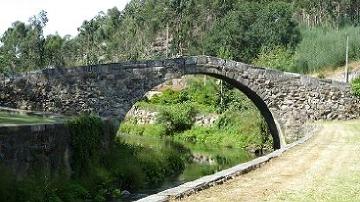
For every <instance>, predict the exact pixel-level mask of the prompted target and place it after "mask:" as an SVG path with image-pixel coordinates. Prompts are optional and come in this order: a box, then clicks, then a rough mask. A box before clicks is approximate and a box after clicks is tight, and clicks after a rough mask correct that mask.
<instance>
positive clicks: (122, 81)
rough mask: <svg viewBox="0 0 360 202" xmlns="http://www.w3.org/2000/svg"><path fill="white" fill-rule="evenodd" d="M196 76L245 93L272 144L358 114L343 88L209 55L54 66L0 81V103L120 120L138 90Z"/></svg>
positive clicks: (357, 106)
mask: <svg viewBox="0 0 360 202" xmlns="http://www.w3.org/2000/svg"><path fill="white" fill-rule="evenodd" d="M189 74H204V75H209V76H212V77H215V78H218V79H222V80H224V81H226V82H228V83H230V84H231V85H233V86H234V87H236V88H238V89H239V90H240V91H242V92H243V93H245V94H246V95H247V96H248V97H249V98H250V99H251V100H252V101H253V102H254V104H255V105H256V106H257V108H258V109H259V110H260V112H261V114H262V115H263V116H264V118H265V120H266V122H267V124H268V126H269V129H270V131H271V134H272V136H273V139H274V147H275V148H280V147H282V146H284V145H286V144H288V143H291V142H294V141H296V140H298V139H300V138H301V137H303V136H304V132H303V130H304V125H305V123H307V122H312V121H316V120H334V119H338V120H347V119H355V118H359V117H360V102H359V99H357V98H355V97H354V96H353V95H352V94H351V90H350V86H349V85H348V84H345V83H341V82H335V81H332V80H319V79H316V78H312V77H309V76H306V75H300V74H293V73H286V72H280V71H277V70H272V69H266V68H259V67H255V66H251V65H247V64H244V63H240V62H235V61H228V60H222V59H219V58H214V57H209V56H193V57H186V58H177V59H168V60H152V61H137V62H123V63H117V64H103V65H94V66H83V67H74V68H55V69H45V70H42V71H37V72H31V73H26V74H21V75H18V76H15V77H13V78H6V79H5V80H4V81H3V82H0V106H4V107H11V108H19V109H27V110H37V111H45V112H55V113H62V114H69V115H75V114H79V113H80V112H84V111H85V112H93V113H96V114H98V115H100V116H102V117H111V118H113V119H115V120H118V123H120V122H121V121H122V120H123V119H124V117H125V115H126V113H127V112H128V111H129V110H130V109H131V107H132V106H133V104H134V103H135V102H136V101H138V100H140V99H141V98H142V97H143V96H144V95H145V93H146V92H148V91H150V90H151V89H153V88H154V87H155V86H158V85H160V84H162V83H164V82H165V81H167V80H169V79H175V78H180V77H181V76H184V75H189Z"/></svg>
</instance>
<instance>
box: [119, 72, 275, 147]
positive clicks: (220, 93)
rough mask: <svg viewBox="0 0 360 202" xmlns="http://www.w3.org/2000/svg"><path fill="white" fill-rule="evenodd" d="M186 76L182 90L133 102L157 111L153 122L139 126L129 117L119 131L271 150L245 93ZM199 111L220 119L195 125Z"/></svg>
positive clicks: (193, 141) (260, 121) (265, 134)
mask: <svg viewBox="0 0 360 202" xmlns="http://www.w3.org/2000/svg"><path fill="white" fill-rule="evenodd" d="M186 79H187V81H188V82H187V85H186V86H187V87H186V88H185V89H183V90H180V91H174V90H172V89H170V88H169V89H166V90H165V91H164V92H163V93H162V94H161V95H157V96H155V97H153V98H151V99H150V100H144V101H141V102H139V103H137V104H136V106H137V108H142V109H147V110H154V111H158V112H159V114H158V117H157V123H156V124H146V125H141V124H138V123H137V121H136V119H135V118H131V117H130V118H129V119H128V120H127V121H125V122H123V123H122V124H121V126H120V132H122V133H126V134H132V135H147V136H158V137H163V136H172V137H173V139H174V140H176V141H182V142H184V141H185V142H190V143H194V144H207V145H218V146H225V147H233V148H257V149H261V148H263V147H267V148H268V149H271V146H272V143H271V140H272V138H271V136H270V134H269V133H268V132H267V127H266V128H265V129H264V128H262V127H263V126H264V125H263V123H264V120H263V119H262V117H261V115H260V113H259V112H258V111H257V109H256V107H255V106H254V105H253V104H252V102H251V101H250V100H249V99H248V98H247V97H246V96H245V95H244V94H242V93H240V91H238V90H237V89H234V88H232V87H231V86H229V85H228V84H226V83H222V82H218V81H217V80H215V79H212V78H205V79H204V77H188V78H186ZM195 109H196V110H195ZM199 114H202V115H211V114H213V115H216V116H219V118H218V119H217V121H216V122H215V124H213V125H211V126H199V125H195V124H194V121H195V116H196V115H199ZM265 126H266V124H265ZM264 136H266V137H264Z"/></svg>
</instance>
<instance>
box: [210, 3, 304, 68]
mask: <svg viewBox="0 0 360 202" xmlns="http://www.w3.org/2000/svg"><path fill="white" fill-rule="evenodd" d="M299 39H300V32H299V31H298V28H297V24H296V22H295V21H294V20H293V19H292V9H291V5H290V4H288V3H284V2H277V1H276V2H271V3H269V4H265V5H262V4H261V3H257V2H243V3H241V4H239V5H238V6H237V7H236V9H234V10H233V11H231V12H229V13H228V14H227V15H226V16H225V17H224V18H221V19H219V20H217V21H216V22H215V24H214V26H213V28H212V30H211V31H210V32H209V34H208V35H207V39H206V43H205V48H206V51H207V53H208V54H211V55H216V54H218V50H221V48H225V49H226V50H228V51H229V52H230V53H231V55H233V56H234V59H235V60H237V61H244V62H250V61H251V60H253V59H254V58H255V57H256V55H258V53H259V52H260V50H261V48H266V49H272V48H274V47H276V46H285V47H294V46H295V45H296V44H297V43H298V41H299Z"/></svg>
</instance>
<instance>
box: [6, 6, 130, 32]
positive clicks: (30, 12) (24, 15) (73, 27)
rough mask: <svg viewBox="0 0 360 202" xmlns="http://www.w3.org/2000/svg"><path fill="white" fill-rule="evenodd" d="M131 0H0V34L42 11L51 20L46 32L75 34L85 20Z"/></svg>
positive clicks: (121, 7)
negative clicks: (13, 24) (14, 24)
mask: <svg viewBox="0 0 360 202" xmlns="http://www.w3.org/2000/svg"><path fill="white" fill-rule="evenodd" d="M129 1H130V0H0V35H2V34H3V33H4V32H5V31H6V30H7V29H8V28H9V27H10V26H11V24H12V23H13V22H15V21H22V22H26V23H28V20H29V18H30V17H31V16H34V15H36V14H38V13H39V12H40V11H41V10H45V11H46V12H47V17H48V19H49V22H48V24H47V25H46V27H45V30H44V33H45V35H48V34H55V33H56V32H58V33H59V34H60V35H61V36H65V35H67V34H69V35H72V36H75V35H76V34H77V28H78V27H80V26H81V24H82V22H83V21H84V20H89V19H91V18H93V17H94V16H96V14H98V13H99V12H100V11H106V10H107V9H109V8H113V7H115V6H116V7H117V8H118V9H119V10H122V9H123V8H124V7H125V5H126V4H127V3H128V2H129Z"/></svg>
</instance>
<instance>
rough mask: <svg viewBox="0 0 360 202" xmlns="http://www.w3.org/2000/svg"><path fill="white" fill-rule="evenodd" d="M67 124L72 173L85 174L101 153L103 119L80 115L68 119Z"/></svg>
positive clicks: (76, 174)
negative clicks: (71, 151) (71, 154)
mask: <svg viewBox="0 0 360 202" xmlns="http://www.w3.org/2000/svg"><path fill="white" fill-rule="evenodd" d="M67 125H68V127H69V129H70V134H71V147H72V150H73V157H72V161H73V162H72V168H73V170H74V175H75V176H86V175H88V173H87V171H88V170H89V169H90V168H91V167H92V165H93V163H94V162H97V161H98V158H99V156H100V153H101V151H100V149H101V147H100V146H101V140H102V137H103V136H104V134H103V133H104V130H103V127H104V126H103V121H102V120H101V119H100V118H98V117H95V116H86V115H82V116H80V117H79V118H76V119H74V120H71V121H69V122H68V123H67Z"/></svg>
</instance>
